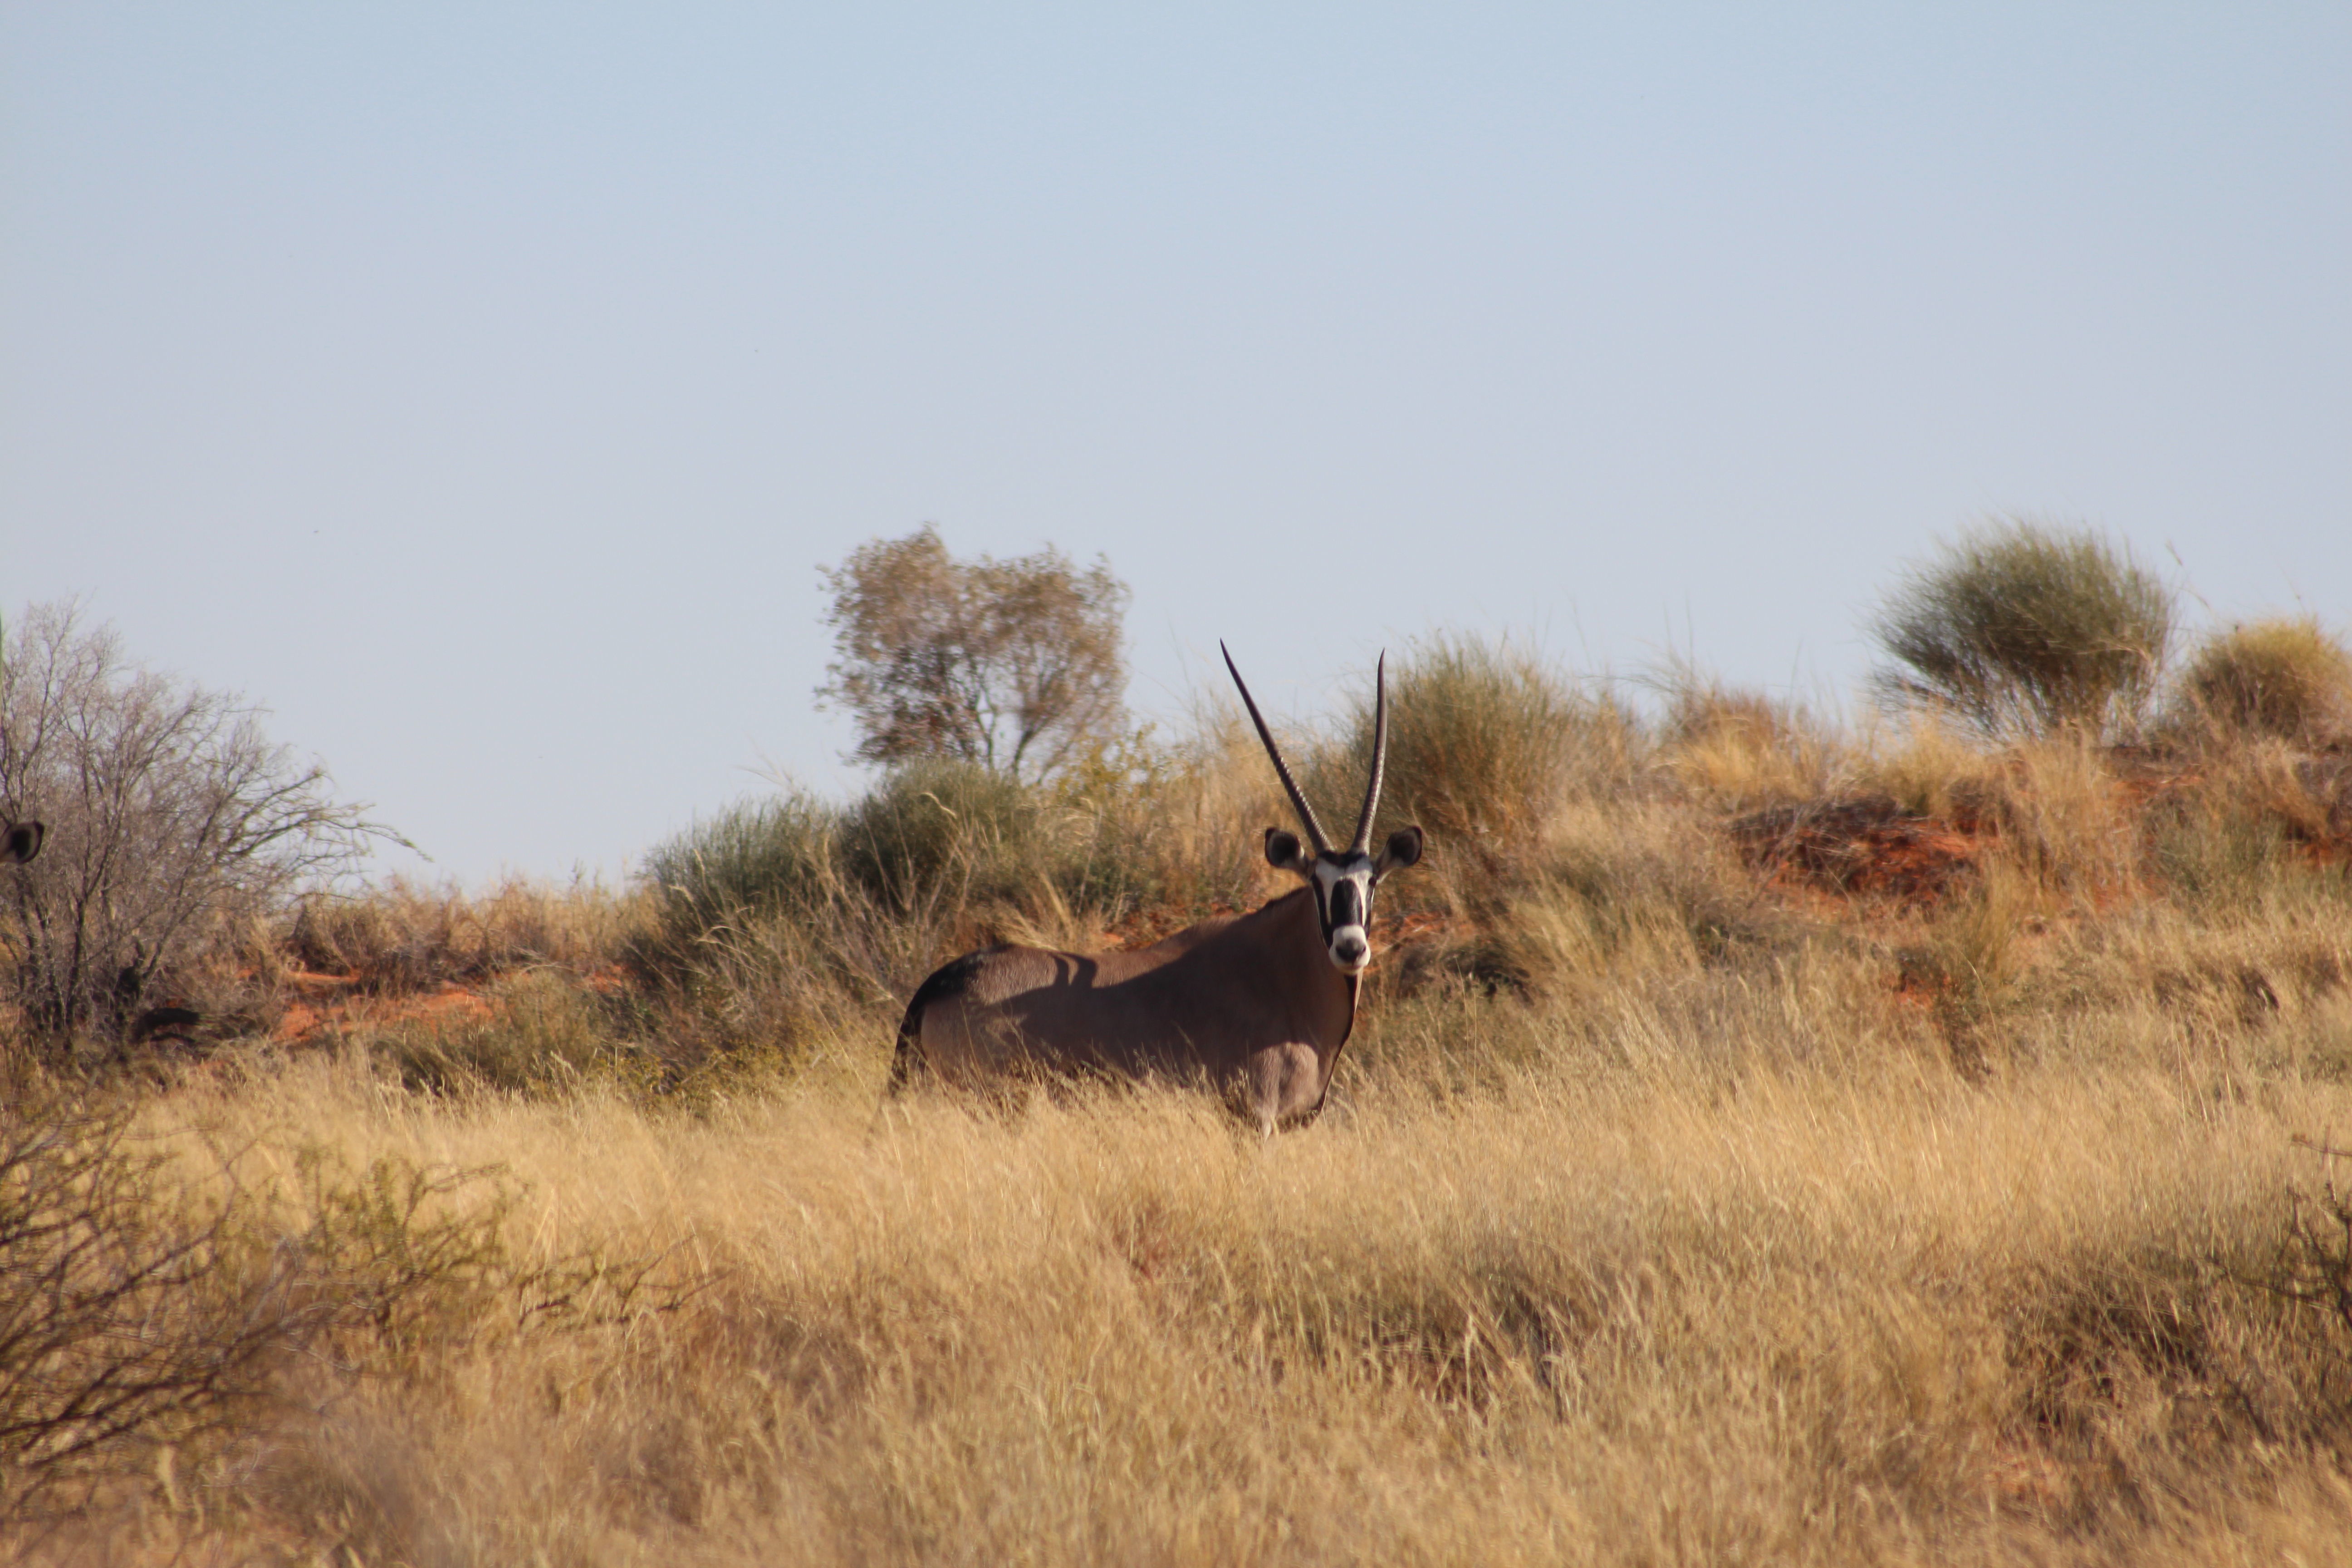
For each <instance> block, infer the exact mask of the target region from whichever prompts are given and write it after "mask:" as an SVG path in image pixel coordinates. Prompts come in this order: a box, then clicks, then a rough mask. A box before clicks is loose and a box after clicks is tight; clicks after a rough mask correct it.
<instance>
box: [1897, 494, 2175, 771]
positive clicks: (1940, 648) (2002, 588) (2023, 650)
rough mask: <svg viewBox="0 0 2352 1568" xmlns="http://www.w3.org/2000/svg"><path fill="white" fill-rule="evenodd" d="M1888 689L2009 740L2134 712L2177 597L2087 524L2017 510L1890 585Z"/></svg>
mask: <svg viewBox="0 0 2352 1568" xmlns="http://www.w3.org/2000/svg"><path fill="white" fill-rule="evenodd" d="M1870 630H1871V635H1872V636H1873V637H1875V638H1876V639H1877V641H1878V643H1879V644H1880V646H1881V647H1884V648H1885V650H1886V651H1887V652H1888V653H1889V654H1891V655H1893V656H1894V658H1895V659H1896V661H1897V662H1898V663H1899V664H1900V665H1901V666H1902V668H1900V669H1891V670H1885V671H1882V672H1881V674H1880V676H1879V678H1878V684H1879V687H1880V689H1881V690H1882V691H1883V692H1885V694H1886V695H1887V696H1888V697H1890V698H1891V699H1893V700H1895V701H1897V702H1899V703H1908V704H1916V705H1921V706H1926V707H1929V708H1933V709H1936V710H1939V711H1943V712H1947V713H1949V714H1952V715H1954V716H1955V717H1957V718H1958V719H1960V720H1961V721H1964V722H1966V723H1968V724H1969V725H1970V726H1972V727H1974V728H1975V729H1976V730H1978V731H1980V732H1982V733H1983V734H1985V735H1987V736H1989V737H1992V738H1996V739H2006V738H2015V737H2024V736H2035V735H2047V734H2052V733H2054V732H2056V731H2060V730H2077V731H2084V732H2086V733H2089V734H2092V735H2101V734H2105V733H2106V732H2107V731H2110V730H2112V729H2115V728H2117V727H2128V726H2129V725H2131V724H2133V723H2135V722H2137V720H2138V719H2139V718H2140V716H2141V714H2142V712H2143V710H2145V708H2146V706H2147V700H2148V698H2149V696H2150V695H2151V694H2152V693H2153V691H2154V690H2155V689H2156V684H2157V680H2158V676H2159V674H2160V672H2161V670H2162V668H2163V665H2164V660H2165V656H2166V654H2167V652H2168V649H2169V647H2170V646H2171V642H2172V631H2173V595H2172V591H2171V589H2170V588H2168V586H2166V584H2164V583H2163V582H2162V581H2161V580H2160V579H2158V577H2157V576H2156V575H2155V574H2152V573H2149V572H2147V571H2146V570H2144V569H2142V568H2141V567H2140V566H2139V565H2137V563H2134V561H2133V560H2132V558H2131V553H2130V552H2129V551H2128V550H2127V549H2126V550H2118V549H2116V547H2115V546H2113V545H2111V544H2109V543H2108V542H2107V540H2106V539H2105V536H2104V535H2102V534H2100V533H2098V532H2097V531H2094V530H2091V529H2087V528H2074V529H2063V528H2057V527H2053V526H2049V525H2045V524H2040V523H2032V522H2026V521H2017V520H2011V521H2002V522H1997V523H1992V524H1989V525H1987V526H1984V527H1982V528H1979V529H1977V530H1974V531H1970V532H1968V533H1966V534H1963V535H1962V536H1961V537H1960V539H1959V540H1958V542H1955V543H1953V544H1950V545H1948V546H1947V547H1946V548H1945V550H1944V552H1943V554H1942V556H1941V558H1940V559H1938V560H1937V561H1935V562H1933V563H1929V564H1927V565H1926V566H1921V567H1917V568H1915V569H1914V570H1913V571H1912V572H1911V573H1910V574H1908V575H1907V576H1906V579H1905V581H1904V582H1903V583H1902V584H1901V585H1900V586H1899V587H1897V588H1896V589H1895V592H1894V593H1893V594H1892V595H1889V596H1888V598H1887V601H1886V603H1885V605H1884V607H1883V608H1882V609H1881V610H1880V612H1879V614H1878V616H1877V617H1876V619H1875V620H1874V623H1873V624H1872V626H1871V628H1870Z"/></svg>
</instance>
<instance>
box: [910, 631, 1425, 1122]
mask: <svg viewBox="0 0 2352 1568" xmlns="http://www.w3.org/2000/svg"><path fill="white" fill-rule="evenodd" d="M1217 647H1218V651H1219V652H1221V653H1223V652H1225V650H1224V645H1223V643H1220V644H1218V645H1217ZM1225 668H1227V669H1228V670H1231V671H1232V672H1233V677H1234V685H1235V686H1237V687H1239V688H1240V689H1241V694H1242V701H1243V703H1244V705H1246V706H1247V707H1248V709H1249V716H1250V721H1251V722H1252V723H1254V724H1255V725H1256V726H1257V733H1258V739H1259V740H1261V741H1263V742H1265V754H1266V755H1267V756H1268V757H1270V758H1272V759H1273V761H1274V771H1275V773H1276V775H1278V776H1279V777H1280V778H1281V780H1282V787H1283V789H1284V790H1285V791H1286V792H1287V793H1288V794H1289V795H1290V804H1291V805H1292V806H1294V807H1295V808H1297V812H1298V820H1299V822H1300V823H1301V824H1302V825H1303V826H1305V827H1306V829H1307V837H1308V838H1309V839H1310V840H1312V841H1313V843H1314V846H1315V852H1314V854H1313V855H1311V856H1310V855H1308V854H1307V849H1306V847H1305V846H1303V845H1301V844H1300V843H1299V841H1298V836H1297V834H1295V833H1289V832H1286V831H1284V830H1283V829H1281V828H1279V827H1269V828H1267V829H1266V830H1265V858H1266V862H1267V864H1269V865H1271V866H1274V867H1276V868H1277V869H1280V870H1284V871H1295V872H1297V874H1298V875H1299V876H1301V877H1303V878H1305V879H1306V881H1307V885H1306V886H1305V887H1303V888H1299V889H1295V890H1294V891H1292V892H1289V893H1287V894H1285V895H1284V896H1282V897H1281V898H1278V899H1275V900H1272V901H1270V902H1268V903H1267V904H1265V906H1264V907H1263V908H1261V909H1259V910H1257V911H1256V912H1255V913H1254V914H1246V915H1227V916H1223V917H1220V918H1218V919H1215V920H1209V921H1202V922H1201V923H1200V924H1199V925H1196V926H1188V927H1186V928H1185V929H1184V930H1182V931H1178V932H1176V934H1174V935H1173V936H1171V937H1168V938H1166V939H1164V940H1162V941H1160V942H1154V943H1153V944H1152V945H1151V946H1150V947H1146V948H1141V949H1139V950H1137V951H1136V952H1096V953H1080V952H1050V951H1047V950H1046V949H1044V948H1035V947H991V948H986V949H983V950H982V951H981V952H972V953H967V954H965V955H964V956H963V957H961V958H959V959H957V960H955V961H954V962H953V963H949V964H947V965H945V966H944V967H942V968H941V969H940V970H939V971H937V972H936V973H933V974H932V975H931V977H930V978H929V980H926V981H924V982H923V984H922V988H921V989H920V990H919V991H917V992H916V993H915V996H914V1000H913V1001H911V1002H909V1003H908V1004H907V1016H906V1019H905V1021H904V1022H902V1023H901V1024H900V1025H899V1026H898V1056H897V1059H896V1061H895V1062H894V1063H893V1064H892V1067H891V1071H890V1087H891V1090H892V1092H894V1093H896V1092H898V1090H900V1089H904V1088H906V1087H907V1085H908V1083H909V1082H910V1081H911V1080H912V1079H913V1078H914V1076H915V1074H916V1073H917V1071H918V1070H922V1071H927V1072H928V1073H929V1074H930V1075H931V1076H933V1077H935V1078H936V1079H939V1080H940V1081H941V1082H943V1083H947V1084H950V1085H953V1086H956V1087H958V1088H965V1089H982V1088H986V1087H989V1086H992V1085H997V1084H1003V1083H1006V1082H1014V1081H1019V1080H1020V1079H1024V1078H1037V1077H1071V1076H1077V1077H1085V1076H1089V1075H1093V1076H1100V1077H1105V1078H1112V1079H1136V1080H1143V1079H1163V1080H1171V1081H1174V1082H1179V1083H1184V1082H1202V1081H1205V1082H1206V1083H1207V1084H1209V1085H1210V1086H1211V1087H1213V1088H1214V1089H1217V1090H1218V1091H1220V1092H1221V1093H1223V1095H1224V1096H1225V1098H1226V1100H1228V1102H1229V1103H1231V1104H1232V1105H1233V1107H1234V1110H1237V1111H1239V1112H1240V1113H1241V1114H1243V1115H1244V1116H1247V1117H1250V1118H1253V1119H1255V1121H1256V1122H1257V1124H1258V1127H1259V1129H1260V1131H1264V1132H1267V1133H1271V1132H1272V1131H1274V1130H1275V1129H1276V1128H1277V1127H1281V1126H1286V1125H1293V1124H1298V1123H1303V1122H1307V1121H1312V1120H1313V1119H1314V1118H1315V1115H1316V1113H1317V1112H1318V1111H1320V1110H1322V1109H1323V1097H1324V1095H1325V1094H1326V1093H1327V1092H1328V1090H1329V1089H1330V1087H1331V1069H1332V1068H1334V1067H1335V1066H1337V1065H1338V1063H1339V1050H1340V1047H1343V1046H1345V1045H1346V1044H1347V1043H1348V1035H1349V1030H1351V1029H1352V1028H1353V1027H1354V1026H1355V1022H1356V993H1357V989H1358V987H1359V986H1360V984H1361V983H1362V980H1363V974H1364V970H1365V968H1366V967H1367V966H1368V965H1370V963H1371V960H1372V945H1371V938H1370V929H1369V928H1370V923H1371V915H1372V890H1373V889H1375V888H1377V887H1378V886H1379V885H1380V883H1381V879H1382V878H1384V877H1386V876H1387V875H1388V874H1389V873H1390V872H1391V871H1401V870H1402V869H1403V868H1405V867H1407V866H1410V865H1412V863H1413V862H1414V861H1416V860H1419V859H1420V858H1421V848H1422V835H1421V829H1420V828H1418V827H1402V828H1399V829H1398V830H1397V831H1396V832H1394V833H1391V834H1390V835H1389V837H1388V842H1387V843H1386V844H1384V845H1382V846H1381V851H1380V853H1379V854H1378V855H1377V856H1375V855H1373V854H1372V853H1370V840H1371V832H1372V816H1373V813H1374V812H1376V811H1377V810H1378V809H1379V808H1380V804H1381V770H1382V767H1383V765H1384V764H1385V763H1386V761H1387V756H1388V713H1389V710H1388V659H1387V657H1386V656H1385V655H1383V656H1382V657H1381V664H1380V668H1379V671H1378V673H1377V674H1376V675H1375V676H1374V678H1373V679H1374V691H1375V695H1374V698H1373V707H1372V776H1371V781H1370V784H1367V785H1366V786H1365V789H1364V809H1363V812H1362V814H1361V815H1360V816H1358V817H1357V819H1356V837H1355V838H1354V840H1353V841H1352V842H1351V843H1349V846H1348V847H1347V848H1345V849H1334V848H1332V847H1331V843H1330V840H1329V839H1328V838H1326V837H1324V836H1323V826H1322V824H1320V823H1318V822H1317V821H1316V820H1315V810H1314V808H1313V807H1312V806H1310V805H1307V797H1306V796H1305V795H1302V794H1300V793H1299V789H1298V784H1297V781H1296V780H1294V779H1293V778H1292V777H1291V776H1290V769H1289V767H1288V766H1287V765H1286V764H1285V763H1284V762H1283V760H1282V750H1281V748H1280V747H1278V746H1276V744H1275V743H1274V733H1273V731H1270V730H1268V729H1267V728H1266V727H1265V717H1264V716H1263V715H1261V714H1260V713H1259V712H1258V710H1257V703H1256V701H1255V700H1253V699H1252V698H1251V696H1250V691H1249V687H1248V686H1247V685H1246V684H1245V683H1244V681H1243V680H1242V672H1241V671H1240V670H1239V669H1236V668H1234V656H1233V655H1232V654H1231V653H1225Z"/></svg>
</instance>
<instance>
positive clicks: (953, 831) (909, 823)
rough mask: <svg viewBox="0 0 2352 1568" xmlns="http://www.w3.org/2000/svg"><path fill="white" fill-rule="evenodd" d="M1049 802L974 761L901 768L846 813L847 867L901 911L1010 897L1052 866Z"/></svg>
mask: <svg viewBox="0 0 2352 1568" xmlns="http://www.w3.org/2000/svg"><path fill="white" fill-rule="evenodd" d="M1053 837H1054V836H1053V834H1052V832H1051V825H1050V824H1049V823H1048V822H1047V821H1046V812H1045V803H1044V801H1043V800H1042V798H1041V797H1040V796H1039V795H1036V794H1035V793H1034V792H1033V791H1031V790H1029V789H1027V788H1025V787H1024V786H1023V785H1022V784H1020V783H1019V782H1018V781H1016V780H1014V779H1013V778H1011V777H1009V776H1007V775H1006V774H1003V773H995V772H992V771H991V770H990V769H988V768H985V767H982V766H981V765H979V764H978V763H962V762H951V761H922V762H914V763H908V764H906V765H905V766H903V767H898V768H894V769H893V770H891V772H890V773H888V774H887V776H885V777H884V779H883V780H882V782H881V783H880V784H877V786H876V787H875V788H874V789H873V790H872V791H871V792H870V793H868V794H867V795H866V797H865V798H864V799H863V800H860V801H859V802H858V803H857V804H856V805H853V806H851V807H850V808H849V810H848V812H847V813H846V814H845V816H843V818H842V825H841V834H840V840H839V842H840V847H841V861H842V868H843V870H844V871H845V873H846V874H847V875H848V877H849V878H850V879H852V880H853V881H855V882H856V884H857V885H858V886H859V887H860V888H862V889H865V890H866V892H867V893H868V894H869V895H871V896H872V897H874V898H876V899H877V900H881V901H882V902H883V903H885V904H886V905H887V906H889V907H890V908H892V909H894V910H898V911H899V912H901V913H906V912H909V911H912V910H916V909H919V908H935V907H937V906H938V905H939V904H940V901H941V900H950V901H959V902H960V901H962V900H967V899H971V898H1007V897H1011V896H1013V895H1014V894H1016V893H1018V892H1019V891H1020V890H1021V889H1022V888H1023V887H1024V885H1026V884H1030V883H1034V881H1035V880H1037V879H1038V877H1039V875H1040V873H1041V872H1042V873H1044V874H1045V875H1048V876H1050V874H1051V871H1052V865H1051V862H1052V858H1053V855H1052V850H1053V845H1052V842H1051V840H1052V838H1053Z"/></svg>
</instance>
